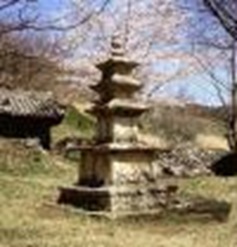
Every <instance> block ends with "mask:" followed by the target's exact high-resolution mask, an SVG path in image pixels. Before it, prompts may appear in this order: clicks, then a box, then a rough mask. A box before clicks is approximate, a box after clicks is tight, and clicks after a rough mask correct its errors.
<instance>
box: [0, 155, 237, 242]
mask: <svg viewBox="0 0 237 247" xmlns="http://www.w3.org/2000/svg"><path fill="white" fill-rule="evenodd" d="M25 165H27V164H25ZM50 166H52V167H50V168H49V169H50V172H49V171H48V170H46V171H45V170H43V171H41V172H40V171H39V172H38V173H37V174H35V173H33V174H30V173H27V174H23V175H21V173H14V174H16V175H13V174H11V173H9V172H5V171H4V170H3V171H1V172H0V188H1V190H0V212H1V215H0V246H1V247H78V246H85V247H92V246H93V247H94V246H96V247H102V246H103V247H124V246H131V247H144V246H149V247H171V246H172V247H174V246H175V247H204V246H205V247H236V246H237V234H236V230H237V192H236V188H237V178H228V179H227V178H226V179H220V178H211V177H209V178H197V179H190V180H180V181H179V183H180V186H181V191H182V192H183V193H187V192H188V193H192V194H201V195H205V196H207V197H216V198H219V199H225V200H227V201H230V202H232V203H233V210H232V212H231V217H230V219H229V221H228V222H225V223H219V222H206V223H205V222H198V221H189V220H187V219H186V220H184V219H183V218H176V219H174V218H173V219H171V218H170V219H162V220H157V221H152V222H145V221H136V220H133V221H119V222H118V221H117V222H116V221H115V222H113V221H108V220H105V219H95V218H90V217H88V216H85V215H83V214H82V213H80V211H77V212H76V211H75V210H73V209H72V208H70V207H61V206H58V205H57V203H56V200H57V197H58V194H59V193H58V186H60V185H64V184H72V183H73V182H74V181H76V166H75V164H67V163H65V162H64V163H62V160H60V161H58V160H57V158H55V157H52V158H51V162H50ZM16 169H18V168H17V167H16ZM54 171H57V172H56V173H55V172H54ZM17 174H20V175H17Z"/></svg>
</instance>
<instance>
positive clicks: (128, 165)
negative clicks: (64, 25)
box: [59, 37, 167, 216]
mask: <svg viewBox="0 0 237 247" xmlns="http://www.w3.org/2000/svg"><path fill="white" fill-rule="evenodd" d="M137 66H138V63H136V62H134V61H131V60H130V59H129V58H127V57H126V56H125V54H124V50H123V47H122V45H121V42H119V38H118V37H114V38H113V40H112V49H111V56H110V58H109V59H107V60H106V61H105V62H102V63H99V64H98V65H97V68H98V69H99V70H100V71H101V72H102V79H101V81H100V82H99V83H98V84H96V85H93V86H92V89H93V90H94V91H96V92H97V94H98V96H99V97H98V99H97V100H96V101H95V102H94V103H95V104H94V105H93V107H92V108H91V109H90V113H91V114H93V115H94V116H95V118H96V119H97V129H96V136H95V142H94V144H93V145H83V146H80V147H79V148H78V149H80V151H81V162H80V166H79V176H78V181H77V182H76V184H75V185H74V186H71V187H65V188H61V195H60V198H59V203H64V204H72V205H74V206H77V207H81V208H83V209H86V210H89V211H92V212H94V211H102V212H109V213H112V215H114V216H119V215H127V214H128V215H129V214H144V213H145V214H146V213H149V212H153V211H156V210H159V208H160V207H159V206H160V205H161V204H162V203H163V202H164V199H165V198H164V197H166V195H167V193H166V191H167V189H166V188H163V186H162V188H161V187H160V186H158V185H157V181H156V176H155V169H154V162H153V160H154V153H155V151H156V150H157V148H156V147H154V146H151V145H148V144H147V143H144V142H140V141H139V138H138V132H139V129H138V126H137V120H138V118H139V117H140V116H141V115H142V113H144V112H145V111H146V110H147V109H148V107H147V105H146V104H144V103H142V102H141V101H138V100H136V99H135V97H134V94H135V93H136V92H138V91H139V89H140V88H141V86H142V85H141V83H140V82H139V81H137V80H135V79H134V78H133V77H132V76H131V73H132V71H133V69H135V68H136V67H137ZM159 184H160V183H159Z"/></svg>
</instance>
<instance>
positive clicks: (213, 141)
mask: <svg viewBox="0 0 237 247" xmlns="http://www.w3.org/2000/svg"><path fill="white" fill-rule="evenodd" d="M195 143H196V144H197V145H198V146H199V147H201V148H204V149H221V150H226V151H228V150H229V148H228V143H227V140H226V138H224V137H222V136H217V135H210V134H209V135H203V134H198V135H197V137H196V139H195Z"/></svg>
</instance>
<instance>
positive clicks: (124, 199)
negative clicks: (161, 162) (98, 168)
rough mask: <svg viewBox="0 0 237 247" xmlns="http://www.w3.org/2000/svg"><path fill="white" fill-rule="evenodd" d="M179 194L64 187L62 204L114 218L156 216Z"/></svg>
mask: <svg viewBox="0 0 237 247" xmlns="http://www.w3.org/2000/svg"><path fill="white" fill-rule="evenodd" d="M176 190H177V187H176V186H172V185H168V186H164V187H161V186H157V185H155V184H154V185H149V186H147V187H142V188H139V187H136V186H120V187H114V186H106V187H98V188H92V187H84V186H71V187H61V188H60V192H61V193H60V197H59V200H58V202H59V203H60V204H69V205H73V206H76V207H78V208H81V209H84V210H86V211H88V212H91V213H101V212H104V213H112V214H113V216H115V217H117V216H118V217H119V216H126V215H144V214H146V215H153V214H154V212H160V211H161V209H162V208H163V207H166V206H167V205H168V204H169V201H170V200H172V198H173V195H174V194H175V192H176Z"/></svg>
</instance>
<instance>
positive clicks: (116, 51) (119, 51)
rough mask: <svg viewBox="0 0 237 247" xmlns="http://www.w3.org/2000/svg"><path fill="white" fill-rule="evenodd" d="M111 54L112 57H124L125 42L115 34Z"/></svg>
mask: <svg viewBox="0 0 237 247" xmlns="http://www.w3.org/2000/svg"><path fill="white" fill-rule="evenodd" d="M111 54H112V56H123V55H124V47H123V42H122V38H121V36H120V35H119V34H114V35H113V36H112V41H111Z"/></svg>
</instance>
